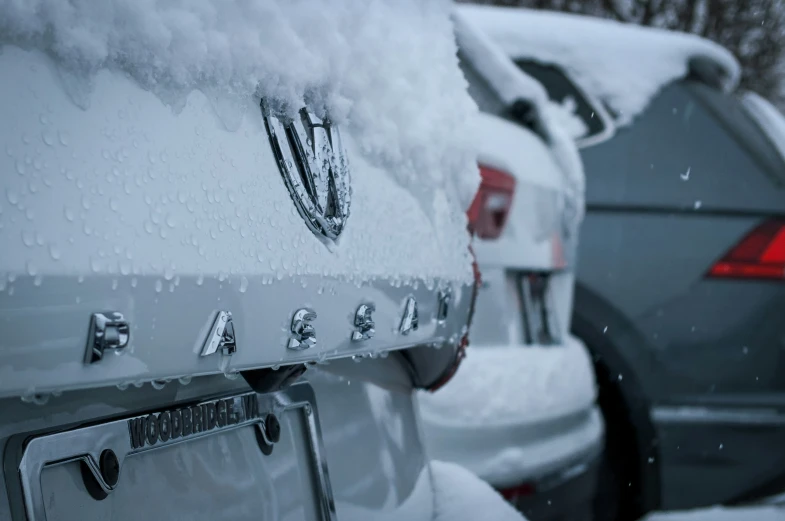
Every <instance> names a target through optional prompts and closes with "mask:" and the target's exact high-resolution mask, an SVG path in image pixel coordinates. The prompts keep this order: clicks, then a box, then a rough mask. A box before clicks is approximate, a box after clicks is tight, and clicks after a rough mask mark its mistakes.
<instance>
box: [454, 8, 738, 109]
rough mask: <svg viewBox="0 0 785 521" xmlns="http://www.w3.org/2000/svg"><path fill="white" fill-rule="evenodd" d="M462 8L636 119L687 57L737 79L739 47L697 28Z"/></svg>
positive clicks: (521, 54)
mask: <svg viewBox="0 0 785 521" xmlns="http://www.w3.org/2000/svg"><path fill="white" fill-rule="evenodd" d="M461 12H462V13H463V14H464V15H465V16H466V17H467V18H468V19H470V20H471V21H472V23H474V24H476V26H477V27H478V28H479V29H481V30H483V31H485V32H486V33H487V34H488V35H489V36H490V37H491V39H492V40H493V41H494V42H496V43H497V44H499V45H500V47H501V48H502V49H503V50H504V52H506V53H507V54H508V55H509V56H511V57H512V58H514V59H524V58H525V59H534V60H536V61H538V62H542V63H549V64H558V65H560V66H561V67H563V68H564V69H565V71H566V72H567V73H568V74H569V75H570V76H571V77H572V78H573V79H574V80H575V81H576V82H578V83H579V84H580V86H581V87H582V88H583V89H585V90H586V91H587V92H588V93H589V94H590V95H593V96H595V97H597V98H599V99H601V100H602V101H604V102H605V103H607V104H608V105H609V106H611V107H612V108H613V109H614V110H615V111H616V112H617V113H619V123H620V124H626V123H629V122H630V121H631V120H632V119H633V118H634V117H635V115H637V114H639V113H640V112H641V111H642V110H643V109H644V108H645V107H646V105H647V104H648V103H649V100H651V99H652V98H653V97H654V96H655V95H656V94H657V92H658V91H659V90H660V88H662V87H663V86H664V85H666V84H667V83H669V82H671V81H673V80H676V79H678V78H681V77H684V76H685V75H686V74H687V72H688V62H689V60H690V59H692V58H696V57H701V58H708V59H710V60H712V61H714V62H715V63H716V64H717V65H718V66H719V67H720V68H721V69H722V70H723V71H724V72H725V74H726V78H725V82H724V83H725V86H726V88H728V89H732V88H734V87H735V86H736V84H737V82H738V78H739V74H740V70H739V65H738V63H737V62H736V60H735V58H734V57H733V55H732V54H731V53H730V52H729V51H727V50H726V49H724V48H723V47H721V46H719V45H717V44H715V43H713V42H710V41H708V40H704V39H702V38H699V37H697V36H695V35H690V34H683V33H676V32H671V31H666V30H662V29H654V28H642V27H639V26H635V25H629V24H623V23H620V22H616V21H612V20H602V19H597V18H589V17H585V16H578V15H572V14H564V13H552V12H543V11H533V10H529V9H520V8H495V7H486V6H464V7H461Z"/></svg>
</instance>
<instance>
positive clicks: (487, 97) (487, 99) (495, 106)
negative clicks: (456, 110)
mask: <svg viewBox="0 0 785 521" xmlns="http://www.w3.org/2000/svg"><path fill="white" fill-rule="evenodd" d="M458 65H459V67H460V68H461V71H462V72H463V76H464V77H465V78H466V81H467V82H468V83H469V87H468V89H467V90H468V92H469V96H471V97H472V99H473V100H474V102H475V103H477V107H478V108H479V109H480V111H482V112H485V113H487V114H493V115H494V116H499V117H500V118H504V119H506V120H508V121H511V122H512V123H515V124H517V125H521V126H523V127H526V128H528V129H529V130H531V131H532V132H534V133H535V134H537V135H538V136H540V138H542V140H543V141H545V142H546V143H547V142H548V136H547V133H546V132H545V129H543V128H542V123H541V121H540V119H539V117H538V116H537V111H536V109H535V107H534V105H532V104H531V103H529V101H528V100H523V99H521V100H518V101H517V102H515V103H514V104H513V105H511V106H508V105H506V104H505V103H504V101H503V100H502V99H501V98H500V97H499V95H498V94H497V93H496V91H495V90H494V88H493V87H492V86H491V84H490V83H488V80H486V79H485V78H484V77H483V76H482V75H481V74H480V73H479V72H478V71H477V69H475V68H474V66H473V65H472V64H471V62H469V60H467V59H466V57H465V56H464V55H463V54H462V53H461V52H460V51H459V52H458Z"/></svg>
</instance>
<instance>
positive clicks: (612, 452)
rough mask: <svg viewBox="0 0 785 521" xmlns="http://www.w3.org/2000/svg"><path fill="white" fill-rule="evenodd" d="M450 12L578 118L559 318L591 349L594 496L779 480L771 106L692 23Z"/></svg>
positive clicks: (781, 229)
mask: <svg viewBox="0 0 785 521" xmlns="http://www.w3.org/2000/svg"><path fill="white" fill-rule="evenodd" d="M462 12H463V14H464V15H465V16H467V17H468V18H470V19H471V20H472V22H474V23H475V24H476V25H477V26H478V27H479V28H480V29H481V30H483V31H484V32H485V34H486V35H488V36H489V37H490V38H491V39H492V40H493V41H494V42H495V43H496V44H498V45H499V46H500V47H501V48H502V49H503V50H504V52H505V53H506V54H507V55H508V56H509V57H510V58H512V59H513V60H514V61H515V62H516V63H517V64H518V65H519V67H520V68H521V69H522V70H524V71H526V72H528V73H529V74H531V75H533V76H534V77H536V78H537V79H538V80H539V81H540V82H541V83H542V85H543V86H544V87H545V88H546V90H547V91H548V93H549V96H550V97H551V98H552V99H553V100H554V101H556V102H564V101H568V100H569V102H570V103H571V104H573V106H575V107H576V108H577V110H576V112H577V113H578V114H581V115H582V119H583V121H584V123H585V124H586V127H587V129H588V132H586V133H584V134H583V135H578V142H579V144H580V145H581V146H582V149H581V155H582V157H583V161H584V167H585V169H586V175H587V179H588V186H587V196H586V200H587V217H586V219H585V221H584V225H583V228H582V231H581V242H580V249H579V257H580V263H579V265H578V273H577V281H576V292H575V308H574V313H575V315H574V318H573V322H572V326H573V332H574V333H575V334H576V335H577V336H579V337H580V338H581V339H582V340H584V342H585V343H586V345H587V347H588V348H589V350H590V351H591V352H592V354H593V357H594V359H595V360H596V374H597V378H598V384H599V386H600V391H599V403H600V405H601V407H602V410H603V413H604V415H605V419H606V425H607V426H608V428H607V446H608V447H609V451H607V452H606V454H607V458H608V463H609V465H608V467H607V468H608V469H609V471H610V474H609V476H608V478H609V479H605V480H604V482H605V483H615V485H614V486H613V487H608V488H606V489H605V491H604V493H605V499H604V501H605V503H606V505H607V507H606V509H605V512H607V513H608V515H610V513H612V512H614V511H617V510H619V509H620V511H621V519H638V518H639V517H640V515H641V514H643V513H644V512H646V511H649V510H654V509H665V510H674V509H688V508H695V507H700V506H705V505H712V504H718V503H719V504H739V503H746V502H750V501H756V500H758V499H760V498H761V497H765V496H768V495H770V494H776V493H780V492H781V491H782V490H783V487H785V443H783V441H782V440H783V439H785V414H783V411H785V392H783V382H784V381H785V350H783V345H784V344H783V339H785V323H784V322H783V321H782V320H781V315H782V302H783V301H784V300H785V285H783V277H785V176H784V175H783V173H784V172H785V154H783V150H785V148H784V147H783V143H785V141H783V136H785V134H783V131H782V128H783V123H782V115H781V114H779V113H778V111H777V110H776V109H774V108H773V107H771V105H770V104H768V103H766V102H765V101H764V100H762V99H760V98H759V97H757V96H754V95H749V94H746V95H744V94H742V93H740V92H739V91H738V89H737V83H738V78H739V66H738V64H737V62H736V60H735V59H734V57H733V56H732V55H731V53H730V52H728V51H727V50H726V49H724V48H723V47H721V46H719V45H717V44H715V43H713V42H710V41H708V40H705V39H702V38H700V37H698V36H696V35H690V34H682V33H675V32H670V31H664V30H660V29H654V28H643V27H638V26H634V25H628V24H622V23H618V22H614V21H610V20H601V19H596V18H590V17H584V16H576V15H569V14H560V13H548V12H538V11H531V10H526V9H493V8H483V7H471V8H467V9H465V10H463V11H462ZM608 114H610V116H609V115H608ZM587 138H588V142H587V141H586V140H587Z"/></svg>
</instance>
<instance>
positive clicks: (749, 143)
mask: <svg viewBox="0 0 785 521" xmlns="http://www.w3.org/2000/svg"><path fill="white" fill-rule="evenodd" d="M684 85H685V86H686V87H687V89H688V90H689V91H690V93H692V95H693V97H694V98H695V99H696V100H697V101H698V102H699V103H700V104H701V105H702V106H703V107H704V108H705V109H706V110H708V111H709V112H710V113H711V114H712V115H713V116H714V118H715V120H716V122H717V123H719V124H720V126H722V128H724V129H725V131H726V132H728V133H729V134H731V135H732V136H733V137H734V138H735V140H736V142H737V143H738V144H739V145H740V146H741V147H742V148H744V149H745V150H746V151H747V152H748V153H749V156H750V157H751V158H752V159H753V160H754V161H755V162H756V163H758V165H759V166H760V167H761V170H763V172H764V173H765V174H767V175H768V176H769V177H770V178H771V179H772V181H774V182H775V183H776V184H778V185H780V186H782V185H784V184H785V162H783V159H782V156H780V154H779V152H778V151H777V149H776V147H775V146H774V145H773V144H772V143H771V141H770V138H769V137H768V136H767V135H766V133H765V132H764V131H763V130H762V129H761V128H760V126H759V125H758V124H757V123H756V122H755V120H754V119H753V118H752V117H751V116H750V114H749V113H748V112H747V110H746V109H745V107H744V105H743V104H742V102H741V100H739V99H738V98H736V97H735V96H729V95H727V94H725V93H723V92H721V91H718V90H717V89H715V88H713V87H710V86H708V85H706V84H705V83H703V82H700V81H686V82H685V83H684Z"/></svg>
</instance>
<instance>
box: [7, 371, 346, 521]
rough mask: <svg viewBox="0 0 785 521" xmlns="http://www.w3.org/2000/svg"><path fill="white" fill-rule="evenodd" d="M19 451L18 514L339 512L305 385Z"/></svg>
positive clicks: (219, 516)
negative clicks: (20, 500)
mask: <svg viewBox="0 0 785 521" xmlns="http://www.w3.org/2000/svg"><path fill="white" fill-rule="evenodd" d="M276 426H278V428H276ZM276 432H277V433H279V434H278V435H277V436H276ZM276 438H278V441H275V439H276ZM18 454H21V457H19V459H18V460H17V461H18V466H17V467H16V469H17V470H18V472H17V473H16V474H17V476H18V479H13V478H12V476H10V475H8V476H7V478H8V482H9V484H10V485H11V488H12V489H13V488H17V489H18V492H19V497H20V498H21V499H22V504H23V507H21V508H19V507H18V508H17V511H16V512H15V515H14V519H15V520H16V519H17V518H18V519H19V520H22V519H25V520H27V521H43V520H47V521H57V520H72V519H76V518H78V519H90V520H103V519H106V520H112V521H125V520H128V521H131V520H139V519H143V520H145V521H156V520H161V521H174V520H180V519H182V520H189V521H191V520H194V521H198V520H205V521H208V520H209V521H215V520H223V519H226V520H231V521H236V520H246V519H248V520H251V519H253V520H259V519H286V520H321V521H329V520H334V519H335V506H334V501H333V498H332V492H331V488H330V482H329V476H328V473H327V466H326V461H325V459H324V449H323V444H322V439H321V431H320V428H319V420H318V412H317V409H316V401H315V399H314V395H313V390H312V389H311V387H310V386H309V385H307V384H297V385H294V386H292V387H290V388H288V389H286V390H284V391H280V392H278V393H272V394H257V393H246V394H241V395H234V396H228V397H222V398H218V399H213V400H208V401H203V402H199V403H192V404H188V405H176V406H173V407H171V408H167V409H162V410H159V411H155V412H152V413H149V414H145V415H142V416H135V417H132V418H126V419H122V420H115V421H110V422H107V423H102V424H98V425H92V426H88V427H81V428H76V429H73V430H67V431H64V432H57V433H52V434H45V435H40V436H35V437H32V438H29V439H28V440H27V441H25V442H24V443H23V444H22V450H21V452H20V453H18ZM6 468H7V469H8V468H9V464H8V458H7V459H6ZM12 468H13V466H12ZM14 485H18V486H16V487H14Z"/></svg>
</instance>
